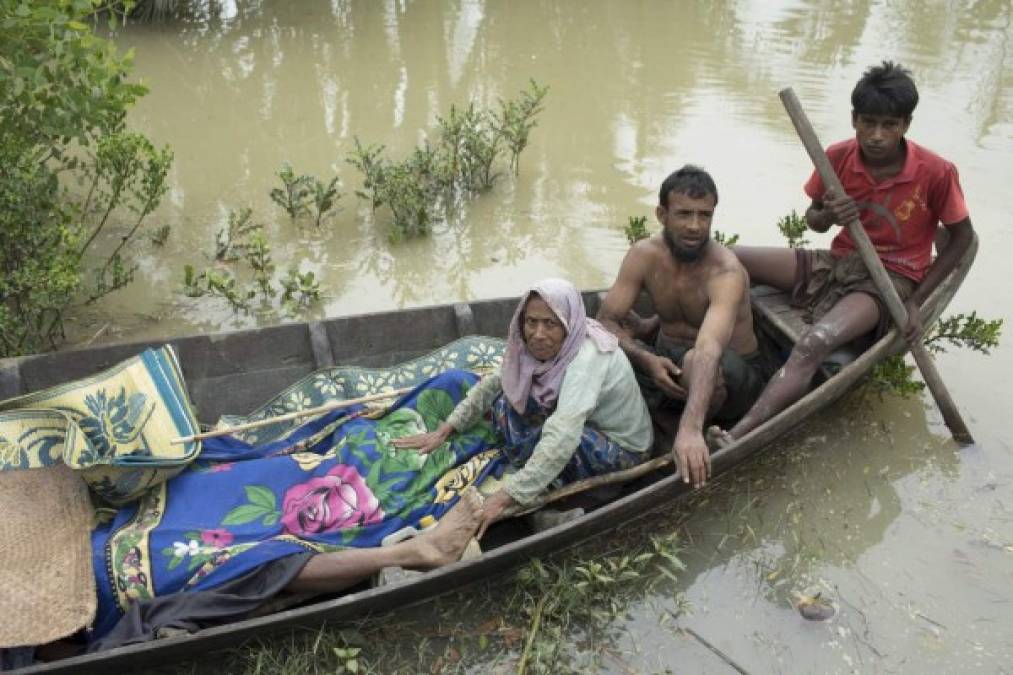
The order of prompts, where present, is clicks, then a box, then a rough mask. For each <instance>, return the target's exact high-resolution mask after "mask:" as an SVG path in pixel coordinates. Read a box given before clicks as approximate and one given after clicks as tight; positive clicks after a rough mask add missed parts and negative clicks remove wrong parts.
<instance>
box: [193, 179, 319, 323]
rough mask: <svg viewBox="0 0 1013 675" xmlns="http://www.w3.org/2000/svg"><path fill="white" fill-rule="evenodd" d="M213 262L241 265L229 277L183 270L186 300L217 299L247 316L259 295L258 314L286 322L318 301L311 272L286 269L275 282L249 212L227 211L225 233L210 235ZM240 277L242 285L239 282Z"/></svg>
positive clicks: (259, 228) (264, 242)
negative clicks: (280, 316) (283, 318)
mask: <svg viewBox="0 0 1013 675" xmlns="http://www.w3.org/2000/svg"><path fill="white" fill-rule="evenodd" d="M332 187H333V185H332ZM214 259H215V260H216V261H218V262H219V263H220V264H221V263H236V264H240V263H241V264H242V265H240V266H239V268H238V269H236V270H235V271H227V270H224V269H222V268H221V265H219V266H216V267H207V268H205V269H204V270H203V271H201V272H199V273H198V272H197V270H196V268H195V267H194V266H193V265H190V264H187V265H184V266H183V287H182V293H183V294H184V295H186V296H187V297H190V298H200V297H203V296H209V297H217V298H221V299H223V300H225V302H226V303H228V305H229V307H230V308H231V309H232V311H233V312H234V313H236V314H240V313H242V314H249V313H250V311H251V309H253V307H252V305H251V302H252V300H253V299H254V298H256V297H257V296H258V295H259V296H260V299H261V300H260V306H259V307H258V308H257V312H258V313H261V314H271V313H273V312H276V313H279V314H285V315H288V316H297V315H298V314H299V313H300V312H301V311H303V310H306V309H309V308H310V307H312V306H313V305H315V304H316V303H317V302H319V301H320V299H321V294H320V284H319V282H318V281H317V280H316V278H315V277H314V274H313V272H306V273H300V272H299V270H298V267H296V266H292V267H290V268H289V269H288V270H287V272H286V274H285V276H283V277H281V278H279V279H276V278H275V277H276V276H277V275H276V272H277V265H276V264H275V262H274V258H273V256H272V254H271V244H270V242H269V241H268V239H267V235H266V233H265V232H264V226H263V225H262V224H260V223H257V222H255V221H254V220H253V210H252V209H250V208H249V207H243V208H241V209H239V210H238V211H237V210H235V209H230V210H229V212H228V215H227V218H226V224H225V227H223V228H221V229H219V230H218V232H217V233H216V235H215V251H214ZM241 273H242V274H243V276H244V278H245V279H247V280H248V281H247V283H242V282H241V281H240V279H239V274H241ZM276 283H277V285H278V286H280V287H281V294H280V298H278V300H277V301H276V300H275V298H277V297H278V295H279V289H278V288H277V287H276V286H275V284H276Z"/></svg>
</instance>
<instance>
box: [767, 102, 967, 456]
mask: <svg viewBox="0 0 1013 675" xmlns="http://www.w3.org/2000/svg"><path fill="white" fill-rule="evenodd" d="M779 95H780V97H781V102H782V103H783V104H784V109H785V110H786V111H787V112H788V117H790V118H791V122H792V124H794V125H795V131H797V132H798V136H799V138H800V139H802V144H803V145H805V149H806V152H808V153H809V158H810V159H812V161H813V164H814V165H815V166H816V171H817V172H819V174H820V178H822V179H823V185H824V186H826V187H828V188H830V189H832V190H833V191H834V192H836V193H837V194H839V195H843V194H846V193H845V192H844V187H843V186H842V185H841V181H840V180H839V179H838V178H837V174H836V173H834V170H833V167H831V166H830V160H828V159H827V156H826V153H825V152H823V146H822V145H821V144H820V141H819V139H818V138H817V137H816V132H815V131H814V130H813V128H812V125H811V124H810V123H809V118H808V117H806V114H805V111H804V110H803V109H802V104H801V103H799V100H798V97H797V96H796V95H795V92H794V91H792V89H791V87H788V88H787V89H783V90H781V93H780V94H779ZM847 227H848V233H849V234H850V235H851V239H852V241H854V242H855V246H856V247H857V248H858V253H859V255H861V256H862V261H863V262H864V263H865V266H866V267H867V268H868V270H869V275H870V276H871V277H872V281H873V283H875V284H876V289H877V290H879V293H880V295H881V296H882V297H883V302H885V303H886V307H887V309H888V310H889V312H890V317H891V318H892V319H893V322H894V323H895V324H897V326H898V328H899V329H900V330H902V331H903V329H904V327H905V326H907V320H908V316H907V309H905V307H904V303H903V302H902V301H901V299H900V296H899V295H897V289H895V288H894V287H893V283H892V282H891V281H890V277H889V276H888V275H887V273H886V270H885V269H884V268H883V263H882V261H881V260H880V259H879V256H877V255H876V250H875V249H874V248H873V246H872V242H871V241H869V235H868V234H866V232H865V228H863V227H862V223H861V221H859V220H858V219H857V218H855V219H854V220H852V221H851V222H850V223H848V224H847ZM908 346H909V347H910V349H911V354H912V355H913V356H914V358H915V363H917V364H918V369H919V370H920V371H921V374H922V377H923V378H924V379H925V384H926V385H928V387H929V391H930V392H932V398H933V399H935V401H936V405H937V406H939V410H940V412H942V414H943V421H944V422H946V426H947V427H949V428H950V433H951V434H953V439H954V440H955V441H957V442H958V443H961V444H964V445H970V444H972V443H974V439H973V438H972V437H971V432H970V431H969V430H968V428H967V425H966V424H965V423H964V419H963V418H962V417H961V416H960V412H959V411H958V410H957V405H956V403H954V402H953V398H952V397H951V396H950V392H949V391H948V390H947V389H946V385H945V384H943V378H942V377H940V376H939V371H938V370H936V364H935V362H933V360H932V357H931V356H929V353H928V351H927V350H926V349H925V345H923V344H922V343H921V341H919V340H914V341H912V342H911V343H910V344H909V345H908Z"/></svg>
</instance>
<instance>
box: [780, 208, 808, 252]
mask: <svg viewBox="0 0 1013 675" xmlns="http://www.w3.org/2000/svg"><path fill="white" fill-rule="evenodd" d="M777 229H778V230H780V232H781V234H782V235H784V238H785V239H787V240H788V247H789V248H802V247H803V246H805V245H806V244H808V243H809V240H808V239H806V238H805V234H806V232H807V231H808V229H809V224H808V223H806V220H805V217H804V216H800V215H798V213H796V212H795V210H794V209H792V211H791V213H789V214H788V215H786V216H784V217H783V218H781V219H780V220H778V221H777Z"/></svg>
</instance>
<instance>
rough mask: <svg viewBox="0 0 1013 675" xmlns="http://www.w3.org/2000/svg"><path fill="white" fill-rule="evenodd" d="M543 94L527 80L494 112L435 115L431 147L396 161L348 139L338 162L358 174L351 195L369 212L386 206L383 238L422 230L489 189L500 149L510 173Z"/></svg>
mask: <svg viewBox="0 0 1013 675" xmlns="http://www.w3.org/2000/svg"><path fill="white" fill-rule="evenodd" d="M547 91H548V87H542V86H540V85H538V84H537V83H536V82H534V81H532V82H531V86H530V88H529V89H528V90H526V91H522V92H521V93H520V95H519V97H518V98H517V99H513V100H510V101H503V100H501V101H500V109H499V112H498V113H494V112H492V111H490V110H487V109H484V108H480V107H478V106H476V105H475V104H474V103H471V104H469V105H468V106H467V107H466V108H459V107H458V106H456V105H452V106H451V107H450V112H449V114H448V115H447V116H446V117H437V127H438V136H439V140H438V142H437V143H436V144H435V145H434V144H432V143H430V142H429V140H423V142H422V143H421V144H420V145H419V146H417V147H415V148H413V149H412V151H411V153H410V154H409V155H408V156H407V157H405V158H404V159H402V160H393V159H390V158H388V157H387V156H386V154H385V149H384V146H382V145H371V144H364V143H363V142H362V141H361V140H359V138H358V137H356V138H355V139H354V141H355V148H354V150H353V151H352V152H351V153H350V154H349V155H348V157H347V158H346V161H347V162H348V163H349V164H351V165H352V166H354V167H355V168H357V169H358V170H359V171H360V173H362V177H363V180H362V190H357V191H356V194H357V195H358V196H359V197H362V198H363V199H368V200H369V202H370V205H371V207H372V209H373V210H374V211H376V210H377V209H378V208H379V207H381V206H386V207H387V208H389V209H390V211H391V214H392V215H393V221H394V222H393V228H392V231H391V235H390V236H391V239H395V240H396V239H399V238H401V237H403V236H409V237H411V236H417V235H423V234H426V233H428V232H429V231H430V229H431V226H432V223H433V222H434V221H436V220H437V218H438V217H439V216H438V214H439V213H440V209H441V207H442V208H443V210H444V211H450V210H452V209H453V208H454V207H455V206H456V205H457V203H458V200H460V199H463V198H465V197H470V196H473V195H475V194H477V193H481V192H485V191H488V190H489V189H490V188H492V187H493V185H494V184H495V182H496V180H497V179H498V178H499V176H500V175H501V172H500V170H498V168H497V164H496V163H497V160H498V159H499V158H500V157H501V156H502V154H503V152H504V150H507V151H509V152H510V160H509V163H510V166H511V168H513V169H514V173H516V172H517V166H518V158H519V155H520V153H521V152H522V151H523V150H524V148H525V147H527V145H528V140H529V137H530V133H531V129H532V128H534V126H535V125H536V122H535V116H536V115H537V114H538V113H539V112H541V110H542V108H541V103H542V101H543V99H544V98H545V95H546V92H547Z"/></svg>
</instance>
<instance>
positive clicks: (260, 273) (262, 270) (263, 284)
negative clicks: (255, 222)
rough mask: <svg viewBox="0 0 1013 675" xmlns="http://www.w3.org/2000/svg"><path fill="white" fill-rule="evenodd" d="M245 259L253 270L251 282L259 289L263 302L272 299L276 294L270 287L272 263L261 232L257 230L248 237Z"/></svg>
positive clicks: (272, 271) (267, 246)
mask: <svg viewBox="0 0 1013 675" xmlns="http://www.w3.org/2000/svg"><path fill="white" fill-rule="evenodd" d="M245 258H246V262H247V263H248V264H249V265H250V268H251V269H252V270H253V281H254V282H255V283H256V284H257V288H259V289H260V294H261V295H262V296H263V297H264V299H265V300H267V299H269V298H273V297H274V296H275V293H276V291H275V290H274V286H272V285H271V276H272V275H273V274H274V261H273V260H272V259H271V247H270V245H268V243H267V238H266V237H265V236H264V231H263V230H257V231H255V232H254V233H253V234H252V235H251V236H250V243H249V245H248V246H247V247H246V256H245Z"/></svg>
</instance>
